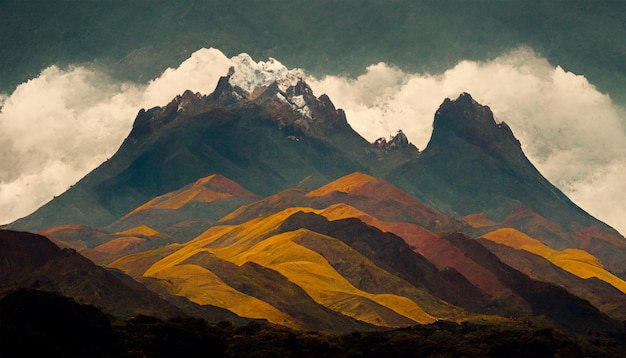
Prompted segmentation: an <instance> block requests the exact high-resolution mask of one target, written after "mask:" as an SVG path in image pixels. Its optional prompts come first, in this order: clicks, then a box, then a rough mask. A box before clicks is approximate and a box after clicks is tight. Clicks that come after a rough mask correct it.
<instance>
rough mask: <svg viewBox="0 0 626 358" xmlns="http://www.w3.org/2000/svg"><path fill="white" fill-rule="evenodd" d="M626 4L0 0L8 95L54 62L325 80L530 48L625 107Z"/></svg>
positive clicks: (148, 72)
mask: <svg viewBox="0 0 626 358" xmlns="http://www.w3.org/2000/svg"><path fill="white" fill-rule="evenodd" d="M624 14H626V1H574V0H567V1H558V0H550V1H528V0H509V1H493V0H489V1H485V0H473V1H459V0H457V1H391V0H381V1H351V0H344V1H332V0H317V1H301V0H290V1H242V0H235V1H233V0H229V1H162V0H140V1H121V0H104V1H48V0H45V1H41V0H23V1H16V0H0V53H1V54H2V56H0V90H1V91H4V92H10V91H11V90H12V89H13V88H14V87H15V86H16V85H17V84H19V83H21V82H23V81H26V80H28V79H30V78H33V77H36V76H37V75H38V73H39V71H40V70H41V69H42V68H45V67H47V66H49V65H52V64H60V65H64V64H71V63H85V62H87V63H95V64H96V65H100V66H102V68H105V69H107V71H110V73H111V74H112V75H113V76H114V77H118V78H124V79H131V80H136V81H142V82H145V81H147V80H149V79H152V78H154V77H156V76H157V75H158V74H160V73H161V72H162V71H163V70H164V69H165V68H167V67H171V66H176V65H178V64H179V63H180V62H181V61H182V60H184V59H186V58H188V57H189V55H190V54H191V53H192V52H193V51H195V50H197V49H199V48H201V47H216V48H219V49H220V50H222V51H224V52H225V53H226V54H227V55H235V54H238V53H241V52H247V53H249V54H251V55H252V56H253V57H254V58H255V59H257V60H258V59H265V58H267V57H269V56H271V57H275V58H277V59H279V60H280V61H281V62H283V63H284V64H285V65H287V66H288V67H301V68H304V69H306V70H307V71H308V72H311V73H315V74H338V73H341V74H357V73H359V72H362V71H363V70H364V69H365V67H366V66H367V65H370V64H372V63H377V62H380V61H384V62H387V63H390V64H395V65H397V66H400V67H402V68H403V69H405V70H408V71H428V72H437V71H442V70H445V69H446V68H449V67H450V66H452V65H454V64H455V63H457V62H458V61H459V60H462V59H472V60H477V59H491V58H493V57H495V56H497V55H499V54H501V53H502V52H503V51H506V50H508V49H511V48H515V47H518V46H521V45H525V46H530V47H531V48H533V49H534V50H535V51H536V52H537V53H539V54H540V55H541V56H544V57H546V58H547V59H549V60H550V61H551V63H552V64H554V65H561V66H562V67H563V68H564V69H566V70H568V71H572V72H574V73H577V74H582V75H585V76H586V77H587V78H588V79H589V81H590V82H591V83H593V84H595V85H596V86H598V88H599V89H600V90H602V91H603V92H609V93H610V94H611V96H612V97H613V98H614V99H616V100H617V101H618V102H619V103H621V104H622V105H624V104H626V40H624V39H626V15H624Z"/></svg>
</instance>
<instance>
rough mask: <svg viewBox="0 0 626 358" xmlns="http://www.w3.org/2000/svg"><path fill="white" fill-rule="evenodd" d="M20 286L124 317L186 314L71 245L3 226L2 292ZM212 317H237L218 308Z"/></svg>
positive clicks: (0, 240)
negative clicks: (62, 246)
mask: <svg viewBox="0 0 626 358" xmlns="http://www.w3.org/2000/svg"><path fill="white" fill-rule="evenodd" d="M20 289H37V290H41V291H47V292H55V293H58V294H61V295H63V296H66V297H71V298H73V299H75V300H77V301H79V302H82V303H89V304H92V305H94V306H97V307H99V308H100V309H102V310H103V311H104V312H105V313H106V314H109V315H112V316H114V317H120V318H128V317H132V316H135V315H139V314H144V315H151V316H155V317H160V318H163V319H167V318H173V317H184V316H186V313H184V311H183V309H181V308H178V307H177V306H174V305H173V304H171V303H169V302H167V301H165V300H164V299H163V298H161V297H159V296H158V295H157V294H155V293H154V292H152V291H150V290H148V289H147V288H146V287H144V286H143V285H142V284H140V283H139V282H137V281H135V280H134V279H132V278H131V277H129V276H127V275H125V274H123V273H121V272H120V271H117V270H109V269H106V268H104V267H101V266H98V265H96V264H94V263H93V262H91V261H90V260H88V259H86V258H85V257H83V256H81V255H80V254H78V253H77V252H75V251H74V250H72V249H60V248H59V247H57V246H56V245H55V244H53V243H52V242H51V241H49V240H48V239H47V238H45V237H43V236H40V235H35V234H30V233H25V232H15V231H7V230H0V296H5V295H8V294H10V293H11V292H14V291H16V290H20ZM181 306H182V307H183V308H184V309H189V308H188V307H187V306H185V305H181ZM213 316H214V317H216V318H222V319H237V318H238V317H237V316H236V315H234V314H232V313H231V312H228V311H226V310H221V309H217V308H216V309H215V310H214V311H213Z"/></svg>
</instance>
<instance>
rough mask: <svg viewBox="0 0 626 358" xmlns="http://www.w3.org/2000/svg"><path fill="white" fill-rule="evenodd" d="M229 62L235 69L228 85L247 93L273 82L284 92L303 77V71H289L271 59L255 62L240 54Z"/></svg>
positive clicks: (248, 56) (297, 69) (244, 54)
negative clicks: (237, 87)
mask: <svg viewBox="0 0 626 358" xmlns="http://www.w3.org/2000/svg"><path fill="white" fill-rule="evenodd" d="M230 61H231V63H232V66H233V67H234V68H235V73H234V74H233V75H232V76H231V77H230V80H229V82H230V84H231V85H233V86H239V87H241V88H242V89H243V90H245V91H246V92H248V93H252V91H254V90H255V89H256V88H259V87H263V86H269V85H270V84H272V83H274V82H277V83H278V87H279V89H280V90H281V91H283V92H284V91H286V90H287V88H289V87H290V86H295V85H296V83H298V80H299V79H300V78H303V77H304V76H305V74H304V71H303V70H301V69H299V68H296V69H291V70H290V69H288V68H287V67H285V65H283V64H282V63H280V61H278V60H276V59H274V58H271V57H270V58H269V59H268V60H267V61H259V62H255V61H254V60H253V59H252V57H250V55H248V54H247V53H242V54H239V55H237V56H234V57H232V58H231V59H230Z"/></svg>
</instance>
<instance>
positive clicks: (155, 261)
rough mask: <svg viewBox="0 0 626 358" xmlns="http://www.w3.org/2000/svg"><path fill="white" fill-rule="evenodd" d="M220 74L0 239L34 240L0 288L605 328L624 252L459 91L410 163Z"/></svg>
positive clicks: (92, 298)
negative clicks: (206, 91)
mask: <svg viewBox="0 0 626 358" xmlns="http://www.w3.org/2000/svg"><path fill="white" fill-rule="evenodd" d="M237 71H238V69H234V68H233V69H231V71H230V72H229V73H228V75H226V76H224V77H222V78H221V79H220V81H219V83H218V84H217V87H216V89H215V91H214V92H213V93H211V94H210V95H206V96H203V95H200V94H198V93H192V92H190V91H187V92H185V93H183V94H181V95H180V96H177V97H176V98H174V99H173V100H172V101H171V102H170V103H169V104H167V105H166V106H164V107H155V108H151V109H148V110H144V109H142V110H140V111H139V113H138V114H137V117H136V119H135V122H134V125H133V128H132V131H131V132H130V134H129V135H128V137H127V138H126V140H125V141H124V143H123V144H122V145H121V147H120V148H119V150H118V151H117V153H116V154H115V155H114V156H113V157H111V158H110V159H109V160H107V161H106V162H104V163H102V164H101V165H100V166H99V167H98V168H96V169H95V170H94V171H92V172H91V173H90V174H88V175H87V176H85V177H84V178H83V179H81V180H80V181H79V182H78V183H76V184H75V185H74V186H72V187H71V188H70V189H69V190H68V191H67V192H65V193H63V194H62V195H60V196H58V197H56V198H55V199H53V200H52V201H50V202H49V203H47V204H46V205H44V206H43V207H41V208H40V209H38V210H37V211H36V212H34V213H33V214H31V215H29V216H27V217H25V218H23V219H20V220H17V221H16V222H14V223H12V224H10V225H8V227H7V229H10V230H18V231H30V232H33V233H35V232H37V233H38V234H39V235H35V234H28V233H19V232H17V231H8V230H5V231H2V232H1V235H0V239H1V240H0V244H1V245H2V246H3V247H2V250H1V251H0V252H1V253H2V256H3V257H2V261H1V262H2V264H3V265H4V268H3V270H2V271H3V272H4V273H3V276H2V282H3V287H2V292H4V293H5V294H6V293H7V292H10V291H11V290H14V289H16V288H36V289H42V290H50V291H54V292H61V293H62V294H63V295H66V296H69V297H73V298H74V299H78V300H80V301H81V302H86V303H91V304H94V305H96V306H98V307H100V308H101V309H103V310H104V311H105V312H107V313H108V314H111V315H114V316H118V317H128V316H130V315H133V314H147V315H156V313H155V312H160V313H159V315H160V317H162V318H167V317H171V316H175V315H177V314H180V315H191V316H194V315H195V316H200V317H203V318H205V319H209V320H213V321H219V320H232V321H236V322H242V321H245V320H246V319H248V320H249V319H263V320H267V321H269V322H271V323H273V324H278V325H283V326H286V327H289V328H292V329H305V330H319V331H330V332H350V331H354V330H361V331H368V330H370V331H371V330H377V329H381V328H397V327H407V326H414V325H418V324H420V325H421V324H431V323H434V322H438V321H454V322H472V321H477V320H478V321H483V322H490V323H493V324H498V322H504V321H507V322H511V321H515V320H519V319H524V320H533V322H542V324H544V323H545V324H547V325H550V326H554V327H558V328H559V329H563V330H567V331H570V332H576V333H589V332H596V333H598V334H609V333H607V332H610V334H614V333H615V332H622V331H623V326H622V323H620V321H624V320H626V282H625V279H626V265H625V263H624V262H625V261H624V258H625V257H626V239H625V238H624V237H623V236H622V235H621V234H620V233H618V232H617V231H616V230H614V229H613V228H611V227H609V226H608V225H606V224H604V223H602V222H601V221H599V220H597V219H595V218H594V217H592V216H591V215H589V214H588V213H586V212H585V211H584V210H583V209H582V208H580V207H578V206H577V205H576V204H574V203H573V202H572V201H571V200H569V199H568V198H567V196H565V195H564V194H563V193H562V192H561V191H560V190H559V189H557V188H556V187H555V186H553V185H552V184H551V183H550V182H549V181H548V180H546V179H545V178H544V177H543V176H542V175H541V173H539V172H538V171H537V169H536V168H535V167H534V166H533V165H532V163H531V162H530V161H529V160H528V159H527V158H526V156H525V155H524V153H523V151H522V149H521V145H520V143H519V141H518V140H517V139H516V138H515V136H514V134H513V132H512V131H511V129H510V128H509V127H508V126H507V124H506V123H504V122H499V123H498V122H496V120H495V119H494V117H493V113H492V112H491V110H490V109H489V107H486V106H483V105H481V104H479V103H478V102H477V101H476V100H474V99H473V98H472V97H471V95H470V94H467V93H463V94H461V95H460V96H459V97H458V98H456V99H445V100H444V101H443V103H442V104H441V106H440V107H439V108H438V109H437V110H436V112H435V116H434V121H433V133H432V137H431V140H430V142H429V143H428V146H427V147H426V148H425V149H424V150H422V151H420V150H419V149H418V148H416V147H415V146H414V145H412V144H411V143H409V141H408V140H407V138H406V136H405V135H404V134H403V133H402V131H399V132H398V133H397V135H396V136H394V137H392V138H389V139H386V138H381V139H379V140H377V141H375V142H374V143H370V142H368V141H366V140H365V139H363V138H362V137H361V136H360V135H359V134H358V133H357V132H355V131H354V130H353V129H352V128H351V127H350V125H349V124H348V122H347V120H346V115H345V113H344V112H343V111H342V110H341V109H337V108H335V106H334V105H333V103H332V102H331V100H330V98H329V97H328V96H326V95H321V96H319V97H316V96H315V95H314V94H313V91H312V90H311V88H310V87H309V86H308V85H307V83H306V82H305V81H304V80H303V79H302V78H286V79H285V78H279V79H276V80H273V81H269V82H266V83H264V84H263V85H260V86H253V88H252V89H249V88H248V87H246V86H243V85H242V84H241V83H238V82H237V81H235V80H234V77H233V75H234V74H235V73H237ZM244 88H248V89H244ZM416 100H418V99H416ZM40 235H42V236H40ZM43 236H45V237H47V238H48V239H46V238H44V237H43ZM49 240H52V242H53V243H55V244H56V245H58V246H59V247H62V248H63V249H60V248H59V247H57V246H55V245H54V244H53V243H52V242H50V241H49ZM85 257H86V258H89V259H90V260H91V261H90V260H87V259H85ZM96 264H97V265H96ZM73 267H81V268H82V270H84V272H88V274H82V275H78V276H76V278H71V277H68V276H67V275H71V274H72V272H74V275H76V274H75V271H72V268H73ZM63 272H68V273H67V275H65V274H63ZM130 277H132V278H133V279H134V280H132V279H131V278H130ZM99 285H101V286H99ZM121 285H125V286H123V287H122V286H121ZM127 287H132V290H131V289H129V288H127ZM79 288H83V289H79ZM133 290H134V291H133ZM105 291H106V292H107V293H106V294H105V293H103V292H105ZM131 296H132V297H137V300H136V301H134V302H133V299H132V297H131ZM141 300H145V301H141ZM112 302H117V304H118V305H123V307H124V309H123V310H122V308H120V307H117V306H111V305H112ZM147 302H150V303H147ZM151 305H157V306H158V305H162V306H161V307H163V308H162V309H160V310H158V309H156V308H153V306H151ZM166 308H167V309H166Z"/></svg>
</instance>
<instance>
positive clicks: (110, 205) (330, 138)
mask: <svg viewBox="0 0 626 358" xmlns="http://www.w3.org/2000/svg"><path fill="white" fill-rule="evenodd" d="M278 91H279V89H278V86H277V85H276V84H274V85H272V86H269V87H268V88H266V89H265V90H264V91H263V92H262V93H261V94H260V95H256V94H254V95H256V97H255V98H253V97H252V96H249V97H248V99H242V98H240V97H241V96H242V95H243V94H245V93H243V92H241V89H237V88H233V87H232V86H231V85H230V84H229V83H228V82H227V81H224V80H222V81H220V84H219V85H218V88H217V90H216V92H214V93H213V94H212V95H210V96H207V97H201V96H199V95H196V94H193V93H191V92H189V91H188V92H185V93H184V94H183V95H182V96H178V97H176V98H175V99H174V100H173V101H172V102H171V103H170V104H168V105H167V106H166V107H164V108H158V107H157V108H153V109H150V110H148V111H144V110H141V111H140V112H139V114H138V115H137V119H136V120H135V124H134V126H133V130H132V132H131V133H130V136H129V137H128V138H127V139H126V140H125V142H124V143H123V144H122V146H121V148H120V149H119V150H118V152H117V153H116V154H115V155H114V156H113V157H112V158H111V159H110V160H109V161H107V162H105V163H103V164H102V165H101V166H100V167H98V168H97V169H95V170H94V171H93V172H91V173H90V174H88V175H87V176H86V177H85V178H83V179H82V180H81V181H80V182H78V183H77V184H76V185H75V186H74V187H72V188H71V189H70V190H69V191H68V192H66V193H64V194H63V195H61V196H59V197H58V198H56V199H54V200H53V201H52V202H50V203H48V204H46V205H45V206H43V207H42V208H41V209H39V210H38V211H37V212H35V213H34V214H32V215H31V216H29V217H27V218H25V219H22V220H18V221H17V222H16V223H14V224H13V225H12V227H15V228H20V229H23V230H31V231H37V230H41V229H44V228H47V227H52V226H59V225H63V224H67V223H80V224H86V225H89V226H94V227H102V226H105V225H107V224H109V223H111V222H113V221H114V220H116V219H118V218H119V217H121V216H122V215H124V214H126V213H128V212H129V211H130V210H132V209H134V208H135V207H137V206H138V205H140V204H142V203H143V202H146V201H148V200H150V199H152V198H153V197H155V196H157V195H161V194H164V193H167V192H170V191H172V190H175V189H178V188H180V187H182V186H184V185H186V184H188V183H190V182H193V181H195V180H196V179H198V178H201V177H204V176H207V175H209V174H216V173H217V174H222V175H224V176H226V177H228V178H231V179H233V180H234V181H236V182H238V183H240V184H241V185H243V186H244V187H246V188H247V189H249V190H250V191H252V192H254V193H256V194H260V195H269V194H272V193H275V192H278V191H280V190H282V189H286V188H289V187H296V186H298V185H299V183H300V182H301V181H303V180H304V179H307V178H308V179H309V180H308V184H307V185H309V186H310V185H319V184H323V183H326V182H328V181H330V180H332V179H336V178H338V177H340V176H343V175H345V174H348V173H351V172H354V171H367V168H366V165H365V164H364V163H363V161H364V160H363V158H365V157H367V155H368V154H369V152H370V150H371V146H370V144H369V143H367V141H365V140H364V139H363V138H361V137H360V136H359V135H358V134H357V133H356V132H354V130H352V128H351V127H350V126H349V125H348V123H347V122H346V119H345V115H344V113H343V111H341V110H337V109H335V107H334V106H333V104H332V103H331V102H330V100H329V99H328V97H326V96H322V97H320V98H319V99H318V98H315V97H313V96H312V93H311V92H310V88H308V86H307V85H306V84H304V83H303V82H301V83H299V84H298V85H296V86H295V88H291V89H288V91H289V92H290V93H287V94H284V95H285V96H286V99H287V100H289V98H292V97H293V96H295V95H297V94H299V93H300V95H302V96H303V97H304V100H305V103H308V104H310V105H309V106H307V108H308V109H309V110H310V111H311V113H310V115H305V114H302V113H300V112H298V111H297V110H294V104H293V103H285V102H286V101H282V100H280V99H278V98H277V97H276V95H275V94H276V93H277V92H278ZM235 98H239V99H238V101H237V102H235V103H233V100H234V99H235ZM296 109H297V108H296Z"/></svg>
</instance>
